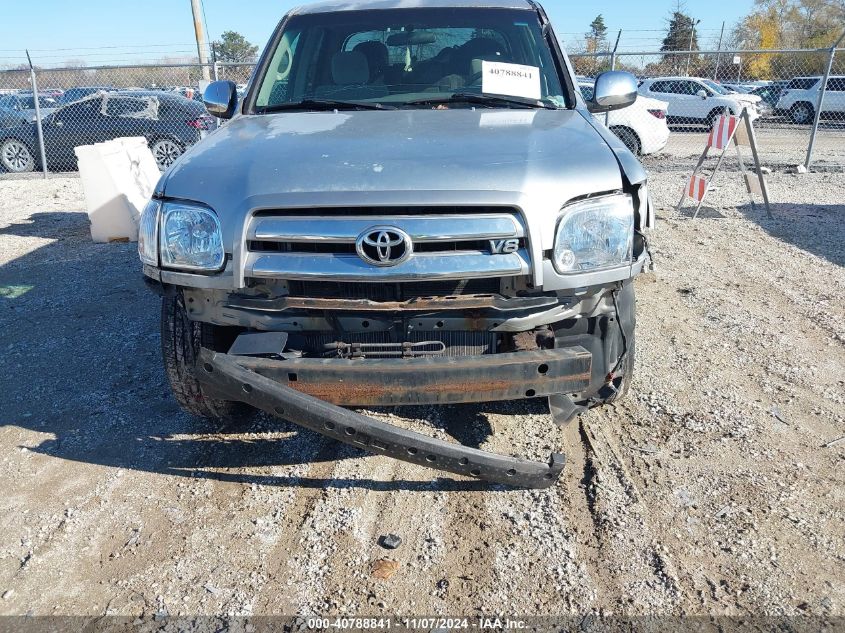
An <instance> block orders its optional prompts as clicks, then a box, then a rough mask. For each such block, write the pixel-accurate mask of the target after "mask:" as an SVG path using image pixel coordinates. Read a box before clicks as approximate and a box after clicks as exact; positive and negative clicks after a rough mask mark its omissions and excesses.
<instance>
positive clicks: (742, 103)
mask: <svg viewBox="0 0 845 633" xmlns="http://www.w3.org/2000/svg"><path fill="white" fill-rule="evenodd" d="M639 92H640V94H641V95H643V96H644V97H651V98H653V99H660V100H661V101H667V102H668V103H669V123H706V124H707V125H708V126H711V125H713V122H714V121H715V120H716V119H717V118H718V117H719V116H720V115H721V114H724V112H725V108H728V109H729V110H730V113H731V114H740V113H741V112H742V109H743V108H745V109H747V110H748V113H749V115H750V116H751V119H752V120H754V119H756V118H758V117H759V116H760V114H759V112H758V111H757V104H758V103H759V102H760V97H758V96H757V95H751V94H738V93H735V92H730V91H729V90H727V89H726V88H724V87H722V86H721V85H719V84H717V83H716V82H715V81H711V80H710V79H701V78H698V77H656V78H654V79H646V80H644V81H643V82H642V83H641V84H640V89H639Z"/></svg>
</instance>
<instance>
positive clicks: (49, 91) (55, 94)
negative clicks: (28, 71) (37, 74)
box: [39, 88, 65, 99]
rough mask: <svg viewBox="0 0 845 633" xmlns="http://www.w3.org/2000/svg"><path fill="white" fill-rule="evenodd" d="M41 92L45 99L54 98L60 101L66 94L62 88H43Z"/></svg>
mask: <svg viewBox="0 0 845 633" xmlns="http://www.w3.org/2000/svg"><path fill="white" fill-rule="evenodd" d="M39 92H40V93H41V94H43V95H44V96H45V97H52V98H53V99H60V98H61V96H62V95H63V94H64V93H65V91H64V90H62V89H60V88H41V89H40V90H39Z"/></svg>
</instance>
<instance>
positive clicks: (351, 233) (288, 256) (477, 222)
mask: <svg viewBox="0 0 845 633" xmlns="http://www.w3.org/2000/svg"><path fill="white" fill-rule="evenodd" d="M368 211H369V210H368ZM409 211H411V209H405V210H404V213H397V214H396V215H375V214H371V213H367V214H363V213H361V214H355V212H356V210H355V209H345V210H342V212H338V210H336V209H321V210H319V209H309V210H308V212H307V213H304V212H303V211H301V210H291V211H289V212H288V213H289V214H286V213H284V212H282V211H277V212H261V213H260V214H256V215H254V216H253V217H252V219H251V221H250V225H249V227H248V229H247V234H246V254H245V257H244V261H243V265H244V266H243V275H244V277H245V278H256V279H285V280H299V281H309V280H311V281H337V282H376V283H379V282H383V281H396V282H413V281H423V280H463V279H484V278H500V277H513V276H520V275H527V274H529V272H530V268H531V267H530V256H529V254H528V249H527V237H526V231H525V227H524V225H523V223H522V220H521V218H520V215H519V213H518V210H516V209H498V212H497V213H492V212H489V211H486V212H479V209H478V208H471V209H470V210H468V212H466V213H455V212H454V211H455V209H454V208H451V207H450V208H449V212H448V213H439V212H438V213H431V212H429V213H428V214H422V213H421V214H419V215H410V214H409ZM320 212H322V213H320ZM383 226H384V227H391V228H395V229H398V230H400V231H402V232H404V233H405V234H407V236H409V237H410V239H411V243H412V244H413V254H412V255H411V256H410V257H409V258H408V259H407V260H404V261H401V262H400V263H398V264H396V265H392V266H374V265H372V264H370V263H367V262H366V261H364V260H363V259H362V258H361V257H360V256H359V255H358V254H357V253H356V247H355V243H356V240H357V239H358V237H359V236H361V235H362V234H364V233H366V232H367V231H369V230H372V229H373V228H374V227H383ZM503 240H504V241H508V240H509V241H511V244H512V245H513V244H514V243H515V246H513V247H512V248H510V249H508V250H509V252H499V253H496V252H493V250H494V249H493V248H492V247H491V243H492V242H497V241H499V242H500V241H503Z"/></svg>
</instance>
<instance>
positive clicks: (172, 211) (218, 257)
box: [159, 202, 226, 271]
mask: <svg viewBox="0 0 845 633" xmlns="http://www.w3.org/2000/svg"><path fill="white" fill-rule="evenodd" d="M159 246H160V249H161V265H162V266H166V267H169V268H181V269H183V270H205V271H214V270H220V269H221V268H223V264H224V263H225V262H226V253H225V251H224V250H223V236H222V235H221V232H220V221H219V220H218V219H217V216H216V215H215V214H214V212H213V211H212V210H211V209H209V208H207V207H200V206H197V205H193V204H184V203H171V202H165V203H164V204H163V205H162V208H161V228H160V230H159Z"/></svg>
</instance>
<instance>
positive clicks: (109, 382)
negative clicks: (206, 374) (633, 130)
mask: <svg viewBox="0 0 845 633" xmlns="http://www.w3.org/2000/svg"><path fill="white" fill-rule="evenodd" d="M684 178H685V172H684V170H682V169H680V168H679V169H677V170H671V169H668V168H667V167H666V162H665V161H664V162H663V163H661V166H660V169H659V170H656V173H654V174H653V176H652V193H653V196H654V198H655V201H656V203H657V206H658V209H659V214H658V215H659V226H658V229H657V230H656V231H655V232H654V233H653V235H652V237H651V242H652V247H653V252H654V259H655V261H656V265H657V269H656V271H655V272H654V273H649V274H648V275H646V276H643V277H641V278H640V279H639V280H638V282H637V293H638V330H637V332H638V334H637V337H638V340H637V354H638V359H637V360H638V368H637V373H636V379H635V382H634V385H633V390H632V393H631V394H630V395H629V397H628V398H627V400H625V401H624V402H623V403H621V404H619V405H617V406H615V407H613V408H606V409H602V410H597V411H593V412H590V413H589V414H588V415H586V416H584V417H583V418H582V419H581V422H580V424H575V425H573V426H571V427H570V429H569V430H568V431H561V430H558V429H557V428H556V427H555V426H554V425H553V424H552V422H551V420H550V417H549V414H548V409H547V407H546V404H545V403H544V402H542V401H528V402H524V403H510V404H508V403H505V404H485V405H479V406H475V405H473V406H455V407H446V408H439V409H438V408H420V409H412V410H397V411H396V412H379V413H377V414H376V415H377V416H379V417H381V418H383V419H386V418H390V419H391V421H393V422H395V423H398V424H401V425H405V426H407V427H408V428H413V429H415V430H420V431H423V432H427V433H430V434H434V435H437V436H438V437H442V438H449V437H453V438H458V439H460V440H462V441H465V442H470V443H475V444H477V445H480V446H482V447H483V448H485V449H489V450H494V451H499V452H503V453H510V454H515V455H521V456H527V457H531V458H540V457H547V456H548V453H549V452H550V450H561V451H562V452H565V453H567V455H568V457H569V463H568V464H567V468H566V470H565V472H564V476H563V477H562V479H561V481H560V482H559V484H558V485H556V486H555V487H553V488H551V489H548V490H544V491H524V490H509V489H506V488H504V487H499V486H489V485H484V484H479V483H478V482H474V481H468V480H462V479H461V478H459V477H451V476H440V474H438V473H437V472H435V471H432V470H428V469H425V468H422V467H417V466H413V465H409V464H404V463H399V462H395V461H392V460H390V459H388V458H385V457H378V456H369V455H367V454H365V453H362V452H359V451H358V450H355V449H352V448H349V447H346V446H343V445H339V444H336V443H333V442H331V441H329V440H326V439H324V438H322V437H321V436H318V435H314V434H312V433H310V432H307V431H299V430H298V429H297V427H295V426H293V425H290V424H287V423H285V422H283V421H278V420H275V419H270V418H267V417H258V418H257V419H256V420H254V421H253V422H251V423H250V424H249V425H247V426H240V427H238V426H232V427H224V428H218V427H215V426H213V425H210V424H208V423H202V422H198V421H196V420H193V419H189V418H188V417H187V416H185V415H183V414H182V413H180V411H179V410H178V408H177V406H176V404H175V402H174V401H173V399H172V398H171V397H170V394H169V391H168V387H167V386H166V384H165V378H164V374H163V371H162V368H161V364H160V360H159V351H158V345H159V335H158V299H157V297H156V296H155V295H153V294H152V293H150V292H148V291H147V290H146V288H145V287H144V284H143V282H142V279H141V275H140V271H139V265H138V262H137V257H136V253H135V245H133V244H111V245H95V244H92V243H91V242H90V239H89V235H88V225H87V218H86V216H85V215H84V212H83V209H84V205H83V201H82V194H81V188H80V183H79V181H78V180H76V179H73V178H56V179H51V180H48V181H42V180H38V179H0V351H2V356H0V490H2V495H0V596H2V599H0V614H7V615H8V614H35V615H47V614H52V615H57V614H87V615H102V614H119V615H129V616H137V615H144V616H151V615H155V614H171V615H179V614H187V615H195V614H230V615H236V614H241V615H251V614H253V615H254V614H265V615H266V614H287V615H292V614H303V615H307V614H317V615H328V614H332V615H335V614H385V615H387V614H428V615H435V614H437V615H473V614H479V613H485V614H497V613H504V614H519V615H530V614H585V613H594V614H602V615H608V614H621V615H639V614H651V615H655V614H657V615H670V614H671V615H680V614H707V615H762V614H766V615H781V614H783V615H800V614H818V615H826V616H841V615H843V614H845V584H843V578H845V523H844V522H845V486H843V484H845V472H844V470H845V469H843V466H845V441H839V442H838V443H837V442H835V440H837V439H840V438H842V437H843V435H845V382H843V378H845V203H843V200H845V177H844V176H843V174H842V173H841V172H839V173H820V174H808V175H802V176H797V175H789V174H786V173H783V172H781V171H776V173H774V174H772V175H771V176H770V185H771V190H772V199H773V201H774V202H775V203H774V204H773V213H774V216H775V217H774V219H767V218H766V216H765V214H764V213H763V211H762V210H761V209H760V208H759V207H758V208H757V209H756V210H753V209H751V208H750V207H749V206H748V205H747V203H746V199H745V197H744V195H743V192H742V191H741V188H740V184H739V183H740V180H739V175H738V174H737V173H736V172H733V173H731V172H728V173H725V174H723V175H722V176H721V177H720V178H719V179H718V180H717V184H718V189H717V191H715V192H714V195H713V198H712V200H713V203H714V204H713V206H709V207H707V208H705V210H704V212H703V213H702V216H701V217H700V218H699V219H698V220H696V221H694V222H693V221H691V220H690V219H689V217H688V214H684V213H682V214H680V215H678V214H675V212H674V211H673V210H672V207H673V206H674V204H675V203H676V202H677V197H678V195H679V192H680V188H681V187H682V185H683V181H684ZM831 442H834V443H831ZM390 532H392V533H395V534H397V535H399V536H401V537H402V539H403V542H402V544H401V546H400V547H399V548H398V549H396V550H393V551H388V550H385V549H382V548H380V547H379V545H378V544H377V540H378V538H379V536H380V535H383V534H387V533H390ZM382 558H389V559H392V560H395V561H396V562H397V563H398V570H397V571H396V572H395V573H394V574H393V576H392V577H390V578H389V579H387V580H381V579H377V578H374V577H373V576H372V566H373V564H374V562H375V561H377V560H379V559H382Z"/></svg>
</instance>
